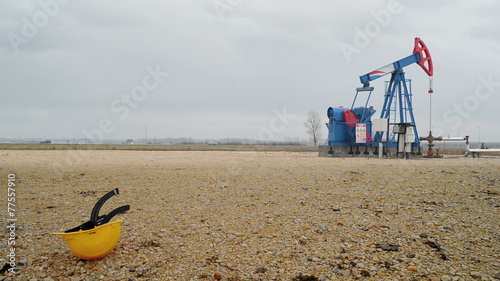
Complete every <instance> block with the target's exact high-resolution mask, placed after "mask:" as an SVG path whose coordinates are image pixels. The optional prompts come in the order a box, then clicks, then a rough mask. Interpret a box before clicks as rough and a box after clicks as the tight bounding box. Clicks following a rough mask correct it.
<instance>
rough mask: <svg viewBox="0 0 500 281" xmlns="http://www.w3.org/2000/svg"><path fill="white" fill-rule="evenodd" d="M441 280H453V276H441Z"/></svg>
mask: <svg viewBox="0 0 500 281" xmlns="http://www.w3.org/2000/svg"><path fill="white" fill-rule="evenodd" d="M439 280H440V281H452V279H451V277H450V276H448V275H443V276H441V278H440V279H439Z"/></svg>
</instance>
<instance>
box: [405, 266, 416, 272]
mask: <svg viewBox="0 0 500 281" xmlns="http://www.w3.org/2000/svg"><path fill="white" fill-rule="evenodd" d="M406 269H407V270H408V271H413V272H415V271H417V268H416V267H414V266H413V265H410V266H408V267H407V268H406Z"/></svg>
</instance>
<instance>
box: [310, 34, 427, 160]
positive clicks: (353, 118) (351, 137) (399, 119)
mask: <svg viewBox="0 0 500 281" xmlns="http://www.w3.org/2000/svg"><path fill="white" fill-rule="evenodd" d="M411 64H418V65H420V67H422V69H423V70H424V71H425V73H426V74H427V75H428V76H429V94H430V93H432V92H433V90H432V76H433V72H434V69H433V63H432V57H431V54H430V52H429V49H428V48H427V46H426V45H425V44H424V42H423V41H422V40H421V39H420V38H415V41H414V48H413V53H412V54H411V55H409V56H407V57H405V58H403V59H400V60H398V61H395V62H393V63H390V64H388V65H386V66H383V67H381V68H378V69H376V70H374V71H371V72H369V73H367V74H364V75H361V76H360V77H359V78H360V81H361V84H362V87H359V88H356V95H355V97H354V101H353V103H352V105H351V107H350V108H344V107H329V108H328V110H327V116H328V123H327V124H326V125H327V127H328V146H327V148H326V149H327V154H328V155H326V156H350V155H353V156H355V155H360V154H361V155H369V154H371V155H376V154H378V153H379V150H380V149H382V152H383V154H385V155H388V156H389V155H391V151H393V152H395V155H394V156H397V155H399V154H401V155H407V154H412V155H421V152H420V139H419V136H418V131H417V125H416V122H415V117H414V114H413V104H412V97H413V94H412V91H411V90H412V89H411V79H407V78H406V77H405V73H404V71H403V68H404V67H406V66H409V65H411ZM389 74H390V75H391V78H390V81H388V82H386V89H385V95H384V103H383V106H382V110H381V113H380V118H379V119H377V120H375V119H374V120H372V117H373V116H374V114H375V112H376V110H375V109H374V108H373V106H368V103H369V101H370V97H371V95H372V92H373V90H374V88H373V87H371V86H370V82H371V81H373V80H376V79H378V78H381V77H384V76H385V75H389ZM363 94H365V95H366V96H367V98H366V102H365V104H364V106H360V107H355V105H356V101H357V99H358V98H359V97H360V96H361V95H363ZM374 122H375V125H376V126H375V127H376V128H374ZM396 137H397V138H396ZM320 154H321V152H320Z"/></svg>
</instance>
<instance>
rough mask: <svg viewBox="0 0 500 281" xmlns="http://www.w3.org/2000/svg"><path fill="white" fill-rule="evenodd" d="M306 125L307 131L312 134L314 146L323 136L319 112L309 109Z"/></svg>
mask: <svg viewBox="0 0 500 281" xmlns="http://www.w3.org/2000/svg"><path fill="white" fill-rule="evenodd" d="M304 126H306V129H307V133H308V134H309V136H311V139H312V141H313V143H314V146H316V145H317V144H318V141H319V139H320V138H321V118H320V117H319V114H318V113H317V112H316V111H309V113H308V114H307V119H306V122H304Z"/></svg>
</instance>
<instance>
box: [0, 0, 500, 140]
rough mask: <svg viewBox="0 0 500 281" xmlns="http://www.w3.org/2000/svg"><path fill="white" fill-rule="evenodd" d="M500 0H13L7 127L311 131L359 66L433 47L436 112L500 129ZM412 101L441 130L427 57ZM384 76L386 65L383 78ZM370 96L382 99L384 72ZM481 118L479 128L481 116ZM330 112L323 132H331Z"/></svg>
mask: <svg viewBox="0 0 500 281" xmlns="http://www.w3.org/2000/svg"><path fill="white" fill-rule="evenodd" d="M499 12H500V1H497V0H479V1H470V0H459V1H431V0H422V1H415V0H413V1H403V0H401V1H380V0H364V1H333V0H324V1H298V0H287V1H275V0H273V1H261V0H214V1H212V0H209V1H67V0H65V1H62V0H60V1H56V0H40V1H1V2H0V33H1V34H2V36H1V39H0V63H1V64H0V65H1V66H0V95H1V102H0V118H1V120H2V122H0V138H13V139H17V138H19V137H21V138H27V137H40V138H68V139H72V138H83V137H84V136H85V135H87V136H88V137H90V138H94V139H99V138H104V139H127V138H133V139H138V138H143V137H144V133H145V127H146V126H147V131H148V137H151V138H153V137H157V138H163V137H193V138H199V139H206V138H227V137H237V138H246V137H252V138H260V139H274V140H283V138H285V137H297V138H301V139H307V138H308V137H307V134H306V132H305V128H304V125H303V123H304V121H305V119H306V116H307V113H308V112H309V111H311V110H312V111H316V112H318V113H319V114H320V115H321V117H322V118H323V121H324V122H327V116H326V110H327V108H328V107H330V106H345V107H350V106H351V103H352V101H353V98H354V94H355V89H356V87H359V86H361V84H360V82H359V76H360V75H363V74H365V73H368V72H370V71H372V70H375V69H377V68H378V67H381V66H383V65H386V64H389V63H391V62H393V61H396V60H399V59H401V58H403V57H406V56H408V55H410V54H411V53H412V50H413V42H414V38H415V37H420V38H421V39H422V40H423V41H424V42H425V43H426V45H427V47H428V48H429V50H430V53H431V55H432V57H433V61H434V94H433V97H432V126H433V127H434V131H436V132H437V134H444V135H445V136H447V135H451V136H457V135H460V136H463V135H471V137H472V140H473V141H477V140H478V135H479V132H480V134H481V140H482V141H500V125H499V121H498V119H499V116H500V113H499V112H500V95H499V94H500V71H499V70H500V28H499V26H500V17H499V16H498V13H499ZM405 71H406V77H407V78H410V79H412V81H413V94H414V96H413V99H414V114H415V116H416V120H417V126H418V129H419V133H420V135H427V133H428V130H429V95H428V93H427V91H428V77H427V75H426V74H425V72H424V71H423V70H422V69H421V68H420V67H419V66H418V65H416V64H414V65H410V66H407V67H406V68H405ZM384 78H386V79H384ZM384 78H381V79H378V80H376V81H373V82H372V83H371V85H372V86H374V87H375V92H374V94H373V96H372V98H371V101H370V105H373V106H374V108H375V109H376V110H377V113H376V116H378V114H379V113H380V111H381V107H382V104H383V92H384V81H385V80H387V79H388V78H389V77H384ZM478 127H479V128H478ZM326 136H327V130H326V126H325V127H324V130H323V137H324V138H326Z"/></svg>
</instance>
